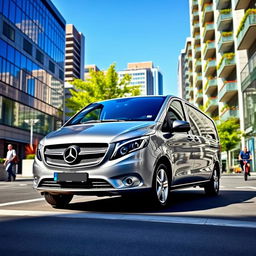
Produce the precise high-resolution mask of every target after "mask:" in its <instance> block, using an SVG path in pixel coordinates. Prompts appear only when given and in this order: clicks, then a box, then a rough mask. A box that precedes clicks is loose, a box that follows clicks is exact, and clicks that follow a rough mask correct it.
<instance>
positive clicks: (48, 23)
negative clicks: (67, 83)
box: [0, 0, 66, 158]
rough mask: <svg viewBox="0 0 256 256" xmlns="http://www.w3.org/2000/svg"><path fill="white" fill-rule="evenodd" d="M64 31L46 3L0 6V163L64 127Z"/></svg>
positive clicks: (7, 1)
mask: <svg viewBox="0 0 256 256" xmlns="http://www.w3.org/2000/svg"><path fill="white" fill-rule="evenodd" d="M65 25H66V24H65V20H64V19H63V17H62V16H61V14H60V13H59V12H58V10H57V9H56V8H55V6H54V5H53V4H52V2H51V1H50V0H33V1H29V0H23V1H10V0H4V1H1V2H0V157H5V154H6V150H7V145H8V144H9V143H11V144H13V146H14V148H15V149H16V151H17V153H18V155H19V157H20V158H24V154H25V152H24V147H25V145H26V144H29V143H30V131H31V126H33V131H34V133H33V137H34V141H33V142H35V140H40V139H41V138H42V137H43V136H44V135H46V134H47V133H49V132H50V131H52V130H54V129H56V128H57V127H58V125H59V124H60V123H61V121H62V118H63V86H64V55H65Z"/></svg>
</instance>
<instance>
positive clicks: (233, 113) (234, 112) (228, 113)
mask: <svg viewBox="0 0 256 256" xmlns="http://www.w3.org/2000/svg"><path fill="white" fill-rule="evenodd" d="M238 116H239V112H238V109H226V110H224V111H223V112H222V113H221V114H220V118H221V120H223V121H225V120H227V119H229V118H230V117H238Z"/></svg>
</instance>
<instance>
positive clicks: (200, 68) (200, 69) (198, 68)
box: [195, 59, 202, 73]
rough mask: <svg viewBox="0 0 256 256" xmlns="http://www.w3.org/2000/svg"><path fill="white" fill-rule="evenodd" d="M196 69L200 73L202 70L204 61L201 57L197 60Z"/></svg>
mask: <svg viewBox="0 0 256 256" xmlns="http://www.w3.org/2000/svg"><path fill="white" fill-rule="evenodd" d="M195 71H196V72H197V73H200V72H201V71H202V62H201V59H197V60H196V61H195Z"/></svg>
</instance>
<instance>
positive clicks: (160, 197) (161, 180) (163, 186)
mask: <svg viewBox="0 0 256 256" xmlns="http://www.w3.org/2000/svg"><path fill="white" fill-rule="evenodd" d="M170 181H171V179H170V174H169V172H168V168H167V167H166V165H165V164H160V165H159V166H158V167H157V169H156V171H155V174H154V178H153V184H152V197H153V202H154V205H155V206H157V207H160V208H164V207H166V206H167V205H168V203H169V198H170V184H171V183H170Z"/></svg>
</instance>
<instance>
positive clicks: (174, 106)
mask: <svg viewBox="0 0 256 256" xmlns="http://www.w3.org/2000/svg"><path fill="white" fill-rule="evenodd" d="M168 115H169V117H170V118H171V120H173V121H174V120H183V121H184V120H185V115H184V111H183V107H182V105H181V102H180V101H178V100H174V101H172V103H171V106H170V108H169V110H168Z"/></svg>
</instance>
